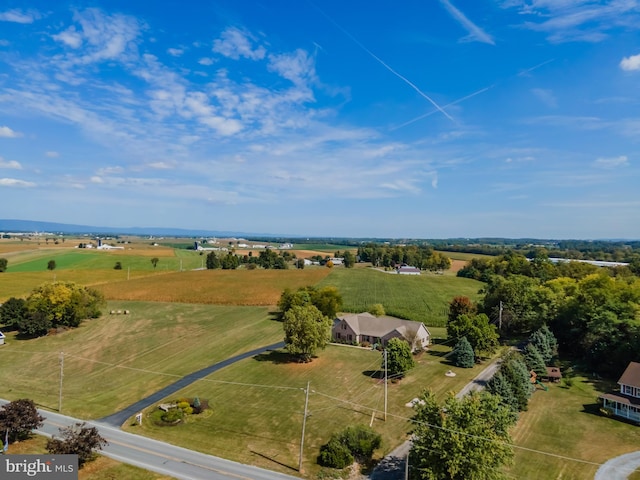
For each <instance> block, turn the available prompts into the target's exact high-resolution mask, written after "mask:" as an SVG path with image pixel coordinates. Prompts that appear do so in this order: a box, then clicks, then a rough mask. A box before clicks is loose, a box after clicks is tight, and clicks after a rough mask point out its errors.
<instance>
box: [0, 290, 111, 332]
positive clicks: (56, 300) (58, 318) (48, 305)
mask: <svg viewBox="0 0 640 480" xmlns="http://www.w3.org/2000/svg"><path fill="white" fill-rule="evenodd" d="M105 305H106V303H105V300H104V296H103V295H102V293H100V292H99V291H97V290H95V289H93V288H89V287H84V286H81V285H78V284H76V283H74V282H48V283H44V284H42V285H40V286H39V287H37V288H35V289H34V290H33V291H32V292H31V293H30V294H29V296H28V297H27V298H26V299H24V298H16V297H11V298H9V299H8V300H7V301H6V302H4V303H3V304H2V305H1V306H0V323H2V324H3V325H4V327H5V328H6V329H8V330H18V332H19V333H20V334H22V335H26V336H30V337H38V336H42V335H46V334H47V333H48V332H49V330H50V329H52V328H58V327H63V328H74V327H77V326H79V325H80V323H81V322H82V320H84V319H87V318H98V317H100V315H102V308H104V306H105Z"/></svg>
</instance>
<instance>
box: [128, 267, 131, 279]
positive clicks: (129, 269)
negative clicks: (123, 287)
mask: <svg viewBox="0 0 640 480" xmlns="http://www.w3.org/2000/svg"><path fill="white" fill-rule="evenodd" d="M130 273H131V267H127V280H129V274H130Z"/></svg>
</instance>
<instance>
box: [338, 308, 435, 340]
mask: <svg viewBox="0 0 640 480" xmlns="http://www.w3.org/2000/svg"><path fill="white" fill-rule="evenodd" d="M337 320H338V321H340V320H344V321H345V322H346V323H347V325H349V327H350V328H351V330H353V331H354V332H355V334H356V335H362V334H364V335H370V336H372V337H384V336H385V335H387V334H388V333H389V332H392V331H394V330H397V331H398V333H400V334H401V335H402V336H405V335H406V333H407V332H408V331H412V332H416V331H418V329H419V328H420V327H421V326H424V324H423V323H422V322H414V321H413V320H403V319H401V318H396V317H387V316H386V315H383V316H381V317H375V316H373V315H371V314H370V313H368V312H363V313H353V314H349V315H344V316H342V317H338V319H337ZM424 328H425V330H427V333H429V330H428V329H427V327H424Z"/></svg>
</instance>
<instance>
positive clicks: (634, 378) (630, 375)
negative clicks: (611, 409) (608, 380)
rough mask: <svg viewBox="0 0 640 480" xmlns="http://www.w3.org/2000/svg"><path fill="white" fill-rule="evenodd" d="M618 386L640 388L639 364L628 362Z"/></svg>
mask: <svg viewBox="0 0 640 480" xmlns="http://www.w3.org/2000/svg"><path fill="white" fill-rule="evenodd" d="M618 383H619V384H620V385H631V386H632V387H640V363H637V362H629V365H628V366H627V369H626V370H625V371H624V373H623V374H622V376H621V377H620V380H618Z"/></svg>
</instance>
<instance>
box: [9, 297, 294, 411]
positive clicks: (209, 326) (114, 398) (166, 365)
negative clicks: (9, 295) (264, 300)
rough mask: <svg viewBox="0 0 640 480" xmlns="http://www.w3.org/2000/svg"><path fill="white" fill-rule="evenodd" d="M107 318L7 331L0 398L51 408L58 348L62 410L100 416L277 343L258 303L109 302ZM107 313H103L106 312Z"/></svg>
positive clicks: (275, 326)
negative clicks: (21, 333) (34, 331)
mask: <svg viewBox="0 0 640 480" xmlns="http://www.w3.org/2000/svg"><path fill="white" fill-rule="evenodd" d="M109 309H120V310H125V309H127V310H130V312H131V314H130V315H109V314H106V315H105V316H103V317H102V318H101V319H97V320H91V321H85V322H84V323H83V324H82V325H81V326H80V328H77V329H73V330H69V331H67V332H64V333H61V334H58V335H53V336H46V337H41V338H37V339H30V340H18V339H16V337H15V334H13V333H9V334H7V344H6V345H4V346H0V364H1V365H2V369H0V385H2V392H1V393H2V397H4V398H7V399H9V400H15V399H17V398H24V397H27V398H32V399H33V400H34V401H36V403H38V404H39V405H41V406H44V407H45V408H50V409H57V407H58V394H59V387H58V385H59V364H58V360H59V355H60V352H64V382H63V413H66V414H69V415H75V416H78V417H80V418H100V417H102V416H104V415H107V414H110V413H113V412H115V411H116V410H118V409H120V408H123V407H125V406H127V405H129V404H131V403H133V402H135V401H137V400H139V399H140V398H143V397H144V396H146V395H148V394H150V393H153V392H155V391H157V390H159V389H160V388H162V387H164V386H166V385H168V384H169V383H172V382H173V381H175V380H177V379H178V378H180V377H181V376H184V375H186V374H188V373H191V372H194V371H196V370H199V369H201V368H203V367H206V366H208V365H211V364H213V363H216V362H218V361H220V360H224V359H226V358H229V357H232V356H234V355H236V354H239V353H242V352H246V351H248V350H252V349H254V348H258V347H260V346H263V345H268V344H271V343H274V342H277V341H279V340H282V338H283V333H282V325H281V324H280V323H278V322H275V321H273V320H272V319H271V317H270V316H269V311H268V309H267V308H264V307H222V306H212V305H189V304H171V303H145V302H112V303H110V305H109V307H108V310H109ZM108 310H107V311H108Z"/></svg>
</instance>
